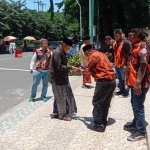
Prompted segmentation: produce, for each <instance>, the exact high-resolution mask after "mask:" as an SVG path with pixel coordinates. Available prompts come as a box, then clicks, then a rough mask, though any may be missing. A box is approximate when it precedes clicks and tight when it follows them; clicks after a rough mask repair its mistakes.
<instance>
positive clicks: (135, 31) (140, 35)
mask: <svg viewBox="0 0 150 150" xmlns="http://www.w3.org/2000/svg"><path fill="white" fill-rule="evenodd" d="M145 37H146V33H145V32H144V29H143V28H142V27H140V26H134V27H131V28H130V29H129V32H128V40H129V41H130V43H131V44H132V45H134V44H136V43H138V42H140V41H141V40H144V39H145Z"/></svg>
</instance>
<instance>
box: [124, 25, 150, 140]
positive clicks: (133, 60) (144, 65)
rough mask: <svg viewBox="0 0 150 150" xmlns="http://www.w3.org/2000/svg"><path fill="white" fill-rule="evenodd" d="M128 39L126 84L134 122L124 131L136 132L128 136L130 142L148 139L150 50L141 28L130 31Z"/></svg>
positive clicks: (127, 125) (125, 127) (126, 126)
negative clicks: (129, 46) (145, 105)
mask: <svg viewBox="0 0 150 150" xmlns="http://www.w3.org/2000/svg"><path fill="white" fill-rule="evenodd" d="M128 38H129V40H130V42H131V44H132V49H131V52H130V57H129V60H128V65H127V71H126V84H127V85H128V86H129V87H130V88H131V104H132V109H133V115H134V117H133V121H132V123H131V124H126V125H124V130H126V131H132V130H135V132H134V134H131V135H130V136H128V138H127V139H128V140H130V141H138V140H141V139H143V138H145V137H146V125H145V112H144V101H145V98H146V94H147V92H148V90H149V86H150V68H149V55H148V51H149V48H148V47H147V44H146V43H145V42H144V40H145V33H144V30H143V28H141V27H133V28H131V29H130V30H129V34H128Z"/></svg>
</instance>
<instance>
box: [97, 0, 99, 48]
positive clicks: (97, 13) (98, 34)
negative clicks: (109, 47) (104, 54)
mask: <svg viewBox="0 0 150 150" xmlns="http://www.w3.org/2000/svg"><path fill="white" fill-rule="evenodd" d="M97 9H98V10H97V21H98V22H97V50H98V49H99V25H100V24H99V21H100V18H99V1H98V8H97Z"/></svg>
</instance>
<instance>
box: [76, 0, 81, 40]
mask: <svg viewBox="0 0 150 150" xmlns="http://www.w3.org/2000/svg"><path fill="white" fill-rule="evenodd" d="M76 2H77V3H78V5H79V8H80V40H82V17H81V5H80V4H79V2H78V0H76Z"/></svg>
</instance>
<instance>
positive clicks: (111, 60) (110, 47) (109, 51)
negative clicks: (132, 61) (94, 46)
mask: <svg viewBox="0 0 150 150" xmlns="http://www.w3.org/2000/svg"><path fill="white" fill-rule="evenodd" d="M107 52H108V53H111V54H112V55H111V56H109V57H108V59H109V61H110V62H112V63H113V62H114V50H113V45H109V48H108V51H107Z"/></svg>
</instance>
